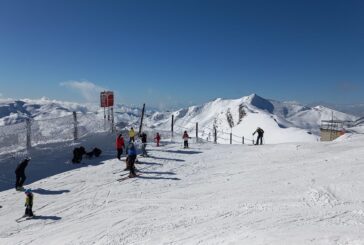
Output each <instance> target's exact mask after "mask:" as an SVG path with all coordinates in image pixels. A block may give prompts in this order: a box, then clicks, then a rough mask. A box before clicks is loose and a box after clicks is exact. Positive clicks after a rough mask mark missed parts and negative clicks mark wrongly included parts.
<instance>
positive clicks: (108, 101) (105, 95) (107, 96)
mask: <svg viewBox="0 0 364 245" xmlns="http://www.w3.org/2000/svg"><path fill="white" fill-rule="evenodd" d="M100 104H101V107H110V106H113V105H114V93H113V92H111V91H105V92H101V93H100Z"/></svg>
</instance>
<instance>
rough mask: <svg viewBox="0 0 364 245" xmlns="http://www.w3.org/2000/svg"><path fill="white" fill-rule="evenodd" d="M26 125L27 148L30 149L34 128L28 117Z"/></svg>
mask: <svg viewBox="0 0 364 245" xmlns="http://www.w3.org/2000/svg"><path fill="white" fill-rule="evenodd" d="M26 127H27V150H29V149H30V148H31V147H32V139H31V137H32V132H31V129H32V126H31V122H30V119H29V118H27V119H26Z"/></svg>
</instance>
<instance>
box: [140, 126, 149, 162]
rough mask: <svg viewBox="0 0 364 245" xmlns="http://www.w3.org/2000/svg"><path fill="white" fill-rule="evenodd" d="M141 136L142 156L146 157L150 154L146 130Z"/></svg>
mask: <svg viewBox="0 0 364 245" xmlns="http://www.w3.org/2000/svg"><path fill="white" fill-rule="evenodd" d="M140 137H141V138H142V156H143V157H146V156H148V153H147V149H146V148H147V134H146V133H145V132H143V133H142V134H141V135H140Z"/></svg>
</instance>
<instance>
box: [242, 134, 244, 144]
mask: <svg viewBox="0 0 364 245" xmlns="http://www.w3.org/2000/svg"><path fill="white" fill-rule="evenodd" d="M242 139H243V141H242V142H243V145H244V136H243V138H242Z"/></svg>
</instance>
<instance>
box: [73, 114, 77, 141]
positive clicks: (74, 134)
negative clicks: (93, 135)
mask: <svg viewBox="0 0 364 245" xmlns="http://www.w3.org/2000/svg"><path fill="white" fill-rule="evenodd" d="M77 139H78V130H77V114H76V112H75V111H74V112H73V140H77Z"/></svg>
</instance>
